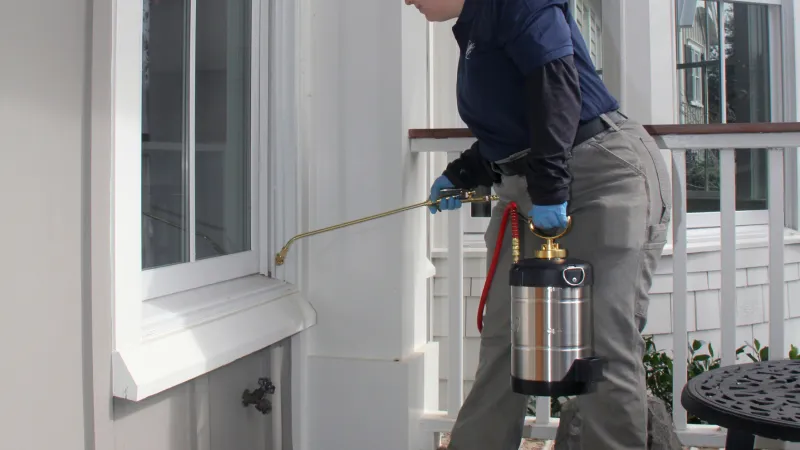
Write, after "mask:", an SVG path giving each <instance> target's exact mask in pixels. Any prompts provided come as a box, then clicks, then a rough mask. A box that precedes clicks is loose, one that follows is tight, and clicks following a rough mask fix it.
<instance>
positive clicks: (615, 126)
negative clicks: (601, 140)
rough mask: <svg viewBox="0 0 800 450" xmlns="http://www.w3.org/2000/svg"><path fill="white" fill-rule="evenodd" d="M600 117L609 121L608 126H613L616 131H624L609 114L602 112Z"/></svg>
mask: <svg viewBox="0 0 800 450" xmlns="http://www.w3.org/2000/svg"><path fill="white" fill-rule="evenodd" d="M600 118H601V119H602V120H603V122H605V123H607V124H608V126H610V127H611V128H612V129H613V130H614V131H617V132H619V131H622V130H621V129H620V128H619V127H618V126H617V124H615V123H614V121H613V120H611V118H610V117H608V114H600Z"/></svg>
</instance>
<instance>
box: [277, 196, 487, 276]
mask: <svg viewBox="0 0 800 450" xmlns="http://www.w3.org/2000/svg"><path fill="white" fill-rule="evenodd" d="M451 197H457V198H458V199H459V200H461V203H483V202H491V201H495V200H498V199H499V198H498V197H497V196H496V195H477V194H476V193H475V191H467V190H464V189H442V191H441V192H440V193H439V198H438V199H437V200H436V201H431V200H426V201H424V202H420V203H415V204H413V205H408V206H404V207H402V208H397V209H393V210H391V211H386V212H383V213H380V214H375V215H374V216H368V217H363V218H361V219H356V220H351V221H349V222H344V223H340V224H338V225H333V226H330V227H326V228H321V229H319V230H314V231H308V232H306V233H301V234H298V235H297V236H295V237H293V238H291V239H289V241H288V242H286V245H284V246H283V248H282V249H281V251H280V252H278V254H277V255H275V265H278V266H281V265H283V263H284V261H285V260H286V254H287V253H289V247H290V246H291V245H292V244H293V243H294V242H295V241H297V240H298V239H302V238H305V237H309V236H314V235H316V234H321V233H327V232H328V231H333V230H338V229H340V228H345V227H349V226H351V225H356V224H359V223H364V222H369V221H370V220H375V219H380V218H382V217H386V216H391V215H393V214H397V213H401V212H405V211H410V210H412V209H416V208H422V207H423V206H436V208H437V209H439V203H440V202H441V201H442V200H445V199H447V198H451Z"/></svg>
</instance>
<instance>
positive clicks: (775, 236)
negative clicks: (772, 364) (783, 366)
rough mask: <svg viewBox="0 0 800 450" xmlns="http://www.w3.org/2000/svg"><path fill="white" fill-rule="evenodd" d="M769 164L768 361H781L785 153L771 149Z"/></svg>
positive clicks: (783, 352) (782, 337) (783, 351)
mask: <svg viewBox="0 0 800 450" xmlns="http://www.w3.org/2000/svg"><path fill="white" fill-rule="evenodd" d="M767 151H768V152H769V153H768V155H769V158H768V163H767V171H768V172H767V173H768V174H769V187H768V207H769V241H768V242H769V347H770V355H769V359H781V358H783V357H784V355H785V351H786V348H785V347H784V345H786V344H785V342H784V341H785V335H784V331H783V329H784V326H785V324H784V320H785V319H784V316H785V310H784V306H783V305H784V304H783V293H784V292H783V289H784V260H783V250H784V249H783V245H784V244H783V227H784V210H783V208H784V199H783V190H784V173H783V161H784V149H779V148H771V149H769V150H767Z"/></svg>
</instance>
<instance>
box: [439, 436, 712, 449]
mask: <svg viewBox="0 0 800 450" xmlns="http://www.w3.org/2000/svg"><path fill="white" fill-rule="evenodd" d="M448 444H450V433H442V439H441V443H440V444H439V448H438V449H437V450H447V445H448ZM552 448H553V443H552V441H538V440H534V439H524V440H523V441H522V444H521V445H520V446H519V450H551V449H552ZM684 450H723V449H716V448H698V447H684Z"/></svg>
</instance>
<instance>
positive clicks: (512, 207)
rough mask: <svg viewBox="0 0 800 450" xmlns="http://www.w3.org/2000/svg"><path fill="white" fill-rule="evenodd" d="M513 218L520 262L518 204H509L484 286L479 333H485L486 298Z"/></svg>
mask: <svg viewBox="0 0 800 450" xmlns="http://www.w3.org/2000/svg"><path fill="white" fill-rule="evenodd" d="M509 216H511V245H512V257H513V260H514V262H517V261H518V260H519V255H520V253H519V217H518V216H517V204H516V203H514V202H509V204H508V206H506V209H505V210H504V211H503V220H502V221H501V222H500V230H499V231H498V232H497V243H496V244H495V246H494V254H493V255H492V263H491V265H489V270H488V271H487V273H486V282H485V283H484V284H483V292H482V293H481V302H480V303H479V304H478V331H481V332H482V331H483V310H484V308H485V307H486V297H487V296H488V295H489V288H490V287H491V286H492V278H493V277H494V273H495V271H496V270H497V260H498V259H499V258H500V249H501V248H502V247H503V238H504V237H505V234H506V224H507V223H508V217H509Z"/></svg>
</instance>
